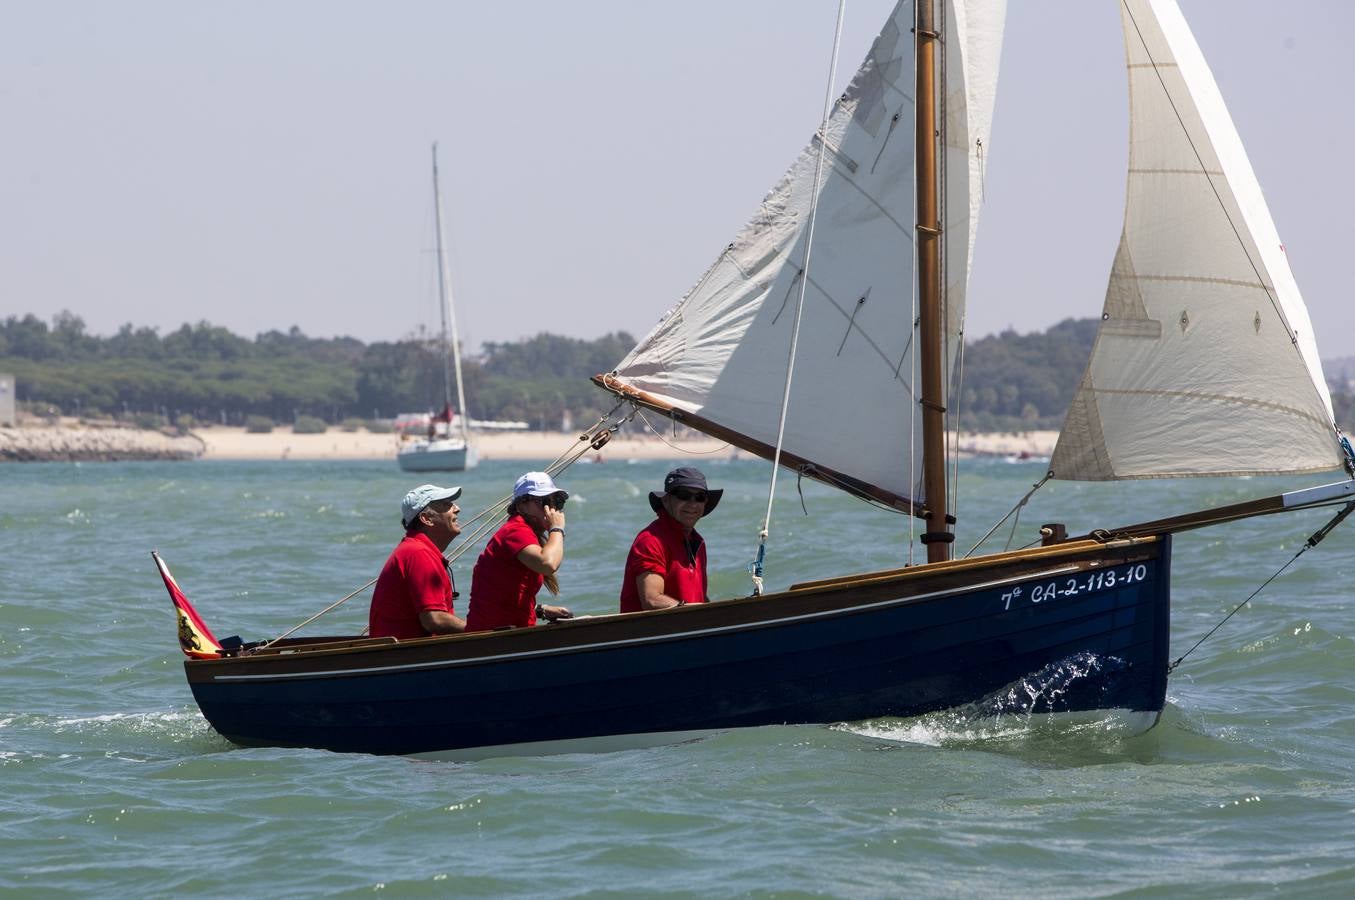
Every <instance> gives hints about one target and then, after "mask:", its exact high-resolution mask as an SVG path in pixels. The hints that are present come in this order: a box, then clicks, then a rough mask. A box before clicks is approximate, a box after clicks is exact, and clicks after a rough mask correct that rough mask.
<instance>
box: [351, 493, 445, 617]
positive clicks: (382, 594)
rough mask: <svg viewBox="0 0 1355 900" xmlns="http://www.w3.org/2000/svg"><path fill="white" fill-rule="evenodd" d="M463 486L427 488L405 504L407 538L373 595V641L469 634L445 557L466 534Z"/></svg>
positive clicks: (402, 512)
mask: <svg viewBox="0 0 1355 900" xmlns="http://www.w3.org/2000/svg"><path fill="white" fill-rule="evenodd" d="M460 496H461V488H459V487H438V486H437V485H435V484H421V485H419V486H418V487H416V488H415V489H414V490H412V491H410V492H409V493H408V494H405V498H404V500H402V501H401V502H400V524H401V525H403V526H404V527H405V537H404V539H403V540H402V541H400V543H399V544H398V545H397V546H396V548H395V550H394V552H392V553H391V555H390V558H389V559H387V560H386V565H385V566H383V567H382V569H381V575H380V576H379V577H378V578H377V579H376V590H374V591H373V592H372V608H371V611H370V612H369V613H368V617H367V623H368V627H369V630H370V633H371V636H372V637H393V638H398V639H400V640H407V639H409V638H421V637H428V636H429V635H433V634H456V633H459V632H462V631H465V630H466V620H465V619H463V618H461V617H460V616H458V615H457V614H456V612H455V611H454V610H453V608H452V602H453V600H454V599H455V598H456V589H455V585H454V584H453V582H452V573H451V570H450V569H449V568H448V566H447V562H446V560H445V559H443V556H442V553H443V551H444V550H446V549H447V546H448V545H449V544H450V543H451V542H452V538H454V537H456V536H457V535H458V534H460V533H461V526H460V525H459V524H458V523H457V521H456V519H457V516H458V515H459V514H460V512H461V507H459V506H457V505H456V500H457V498H458V497H460Z"/></svg>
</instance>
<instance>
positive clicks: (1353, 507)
mask: <svg viewBox="0 0 1355 900" xmlns="http://www.w3.org/2000/svg"><path fill="white" fill-rule="evenodd" d="M1351 512H1355V503H1347V504H1346V505H1345V506H1344V507H1342V508H1341V511H1340V512H1338V513H1337V514H1336V515H1334V516H1332V518H1331V521H1329V522H1328V523H1327V524H1326V525H1323V526H1322V527H1321V528H1319V529H1318V530H1317V531H1314V532H1313V533H1312V534H1311V535H1309V537H1308V540H1306V541H1304V542H1303V546H1302V547H1300V548H1299V552H1298V553H1295V554H1294V555H1293V557H1291V558H1290V560H1289V562H1287V563H1285V564H1284V565H1282V566H1280V568H1279V570H1278V571H1276V572H1275V574H1274V575H1272V576H1270V577H1269V578H1267V579H1266V580H1265V581H1263V582H1261V586H1260V587H1258V588H1257V589H1256V590H1254V591H1252V592H1251V593H1250V594H1248V595H1247V599H1245V600H1243V601H1242V602H1241V603H1239V604H1238V605H1237V606H1234V607H1233V608H1232V611H1231V612H1229V613H1228V615H1226V616H1224V617H1223V618H1222V619H1220V620H1219V623H1218V624H1217V625H1215V626H1214V627H1213V628H1211V629H1209V631H1207V632H1205V635H1204V637H1202V638H1200V639H1199V640H1198V641H1196V642H1195V643H1194V644H1192V645H1191V647H1190V649H1189V650H1187V651H1186V652H1185V653H1182V654H1181V655H1180V656H1178V657H1177V658H1176V662H1174V663H1172V664H1171V665H1169V666H1167V674H1168V675H1170V674H1171V673H1172V672H1174V671H1175V670H1176V667H1177V666H1179V665H1181V663H1183V662H1185V659H1186V657H1187V656H1190V654H1192V653H1194V652H1195V648H1197V647H1199V646H1200V645H1201V644H1203V643H1204V642H1205V641H1207V640H1209V638H1211V637H1213V635H1214V632H1216V631H1218V630H1219V629H1220V628H1222V627H1223V624H1224V623H1225V622H1227V621H1228V620H1229V619H1231V618H1232V617H1233V616H1235V615H1236V614H1237V613H1238V612H1239V611H1240V610H1241V609H1242V607H1244V606H1246V605H1247V604H1248V603H1250V602H1252V600H1253V599H1254V598H1255V597H1256V595H1257V594H1259V593H1261V592H1262V591H1264V590H1265V589H1266V588H1267V587H1268V586H1269V585H1270V583H1271V582H1272V581H1274V580H1275V579H1276V578H1279V577H1280V576H1281V575H1283V574H1284V570H1285V569H1287V568H1289V567H1290V566H1292V565H1293V564H1294V563H1295V562H1297V561H1298V558H1299V557H1300V556H1302V555H1303V554H1305V553H1307V552H1308V551H1309V550H1311V549H1313V548H1314V547H1316V546H1317V545H1318V544H1320V543H1322V539H1323V538H1325V537H1326V536H1327V535H1329V534H1331V532H1332V530H1333V529H1334V528H1336V526H1337V525H1340V524H1341V523H1342V522H1344V521H1345V519H1346V516H1348V515H1350V514H1351Z"/></svg>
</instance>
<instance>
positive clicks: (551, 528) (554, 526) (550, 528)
mask: <svg viewBox="0 0 1355 900" xmlns="http://www.w3.org/2000/svg"><path fill="white" fill-rule="evenodd" d="M552 531H558V532H560V537H564V536H565V530H564V529H563V528H561V527H560V526H559V525H552V526H551V527H549V528H547V529H546V536H547V537H549V536H550V533H551V532H552Z"/></svg>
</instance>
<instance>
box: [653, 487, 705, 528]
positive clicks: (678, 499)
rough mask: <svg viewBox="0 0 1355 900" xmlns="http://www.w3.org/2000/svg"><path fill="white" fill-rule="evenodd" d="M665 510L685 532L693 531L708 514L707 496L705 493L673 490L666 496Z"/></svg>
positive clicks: (664, 500)
mask: <svg viewBox="0 0 1355 900" xmlns="http://www.w3.org/2000/svg"><path fill="white" fill-rule="evenodd" d="M663 508H664V509H665V510H667V511H668V515H670V516H672V517H673V518H674V519H677V521H678V524H679V525H681V526H682V527H683V528H684V529H685V530H687V531H691V530H692V529H693V528H695V527H696V523H697V522H698V521H700V519H701V517H702V516H703V515H705V514H706V494H705V492H704V491H686V490H672V491H669V492H668V493H667V494H664V496H663Z"/></svg>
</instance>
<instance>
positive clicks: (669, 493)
mask: <svg viewBox="0 0 1355 900" xmlns="http://www.w3.org/2000/svg"><path fill="white" fill-rule="evenodd" d="M723 494H724V491H723V490H718V491H712V490H710V489H709V488H707V487H706V476H705V475H702V474H701V473H700V472H699V471H697V470H696V469H693V468H691V467H690V466H682V467H680V468H677V469H674V470H673V471H671V472H669V473H668V475H667V477H665V478H664V479H663V491H662V492H659V491H651V492H650V494H649V505H650V506H651V507H652V508H653V510H654V511H655V512H656V513H658V514H659V517H658V518H657V519H655V520H654V521H653V522H650V523H649V525H647V526H646V527H645V529H644V530H643V531H641V532H640V533H639V534H637V535H636V536H635V542H634V543H632V544H631V547H630V554H629V555H628V556H627V557H626V573H625V575H624V576H623V577H622V579H621V611H622V612H623V613H626V612H640V611H641V610H646V609H668V608H670V607H673V606H683V605H685V604H688V603H705V602H706V601H707V600H708V599H709V597H707V591H706V542H705V541H704V540H702V538H701V535H700V534H699V533H697V531H696V523H697V521H698V520H699V519H701V517H703V516H705V515H708V514H709V513H710V512H711V511H712V510H713V509H715V507H716V505H717V504H718V503H719V502H720V497H721V496H722V495H723Z"/></svg>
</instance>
